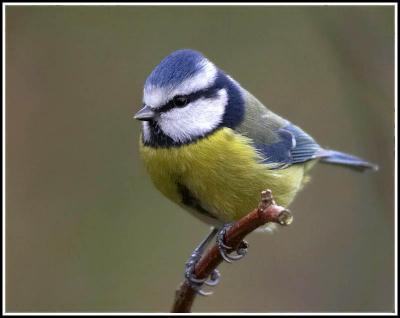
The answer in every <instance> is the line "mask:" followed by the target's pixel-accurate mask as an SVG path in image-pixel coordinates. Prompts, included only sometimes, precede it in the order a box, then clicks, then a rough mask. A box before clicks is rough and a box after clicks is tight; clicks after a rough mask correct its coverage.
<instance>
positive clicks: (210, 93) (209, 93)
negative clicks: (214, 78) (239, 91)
mask: <svg viewBox="0 0 400 318" xmlns="http://www.w3.org/2000/svg"><path fill="white" fill-rule="evenodd" d="M219 90H220V88H217V87H210V88H206V89H203V90H200V91H197V92H194V93H191V94H188V95H182V96H185V97H186V98H187V99H188V102H187V104H189V103H191V102H194V101H196V100H198V99H200V98H202V97H204V98H211V97H214V96H216V95H217V93H218V91H219ZM174 97H175V96H174ZM173 108H177V107H176V106H175V104H174V98H172V99H171V100H170V101H169V102H168V103H166V104H165V105H163V106H161V107H159V108H158V109H157V112H159V113H165V112H167V111H169V110H171V109H173Z"/></svg>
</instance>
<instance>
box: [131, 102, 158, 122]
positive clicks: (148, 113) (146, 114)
mask: <svg viewBox="0 0 400 318" xmlns="http://www.w3.org/2000/svg"><path fill="white" fill-rule="evenodd" d="M155 115H156V113H155V112H154V111H153V110H152V109H151V108H150V106H147V105H145V106H144V107H143V108H142V109H141V110H139V111H138V112H137V113H136V114H135V116H133V118H135V119H138V120H143V121H149V120H152V119H153V118H154V117H155Z"/></svg>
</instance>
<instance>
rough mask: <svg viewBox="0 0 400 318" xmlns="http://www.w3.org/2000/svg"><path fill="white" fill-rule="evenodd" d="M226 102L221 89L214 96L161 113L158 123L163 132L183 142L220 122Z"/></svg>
mask: <svg viewBox="0 0 400 318" xmlns="http://www.w3.org/2000/svg"><path fill="white" fill-rule="evenodd" d="M227 103H228V94H227V92H226V90H225V89H221V90H219V91H218V93H217V96H216V97H214V98H204V97H203V98H200V99H198V100H196V101H194V102H192V103H190V104H189V105H187V106H186V107H183V108H175V109H172V110H170V111H168V112H166V113H163V114H161V116H160V118H159V120H158V124H159V126H160V128H161V129H162V131H163V132H164V134H166V135H168V136H169V137H171V138H172V139H173V140H174V141H175V142H178V143H184V142H187V141H190V140H193V139H196V138H197V137H201V136H204V135H205V134H207V133H209V132H210V131H212V130H214V129H215V128H216V127H217V126H218V125H219V124H220V123H221V122H222V119H223V116H224V113H225V107H226V105H227Z"/></svg>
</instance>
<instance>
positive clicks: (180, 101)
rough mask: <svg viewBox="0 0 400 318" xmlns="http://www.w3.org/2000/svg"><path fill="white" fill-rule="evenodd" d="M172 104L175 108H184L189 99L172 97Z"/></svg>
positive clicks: (181, 96) (180, 96)
mask: <svg viewBox="0 0 400 318" xmlns="http://www.w3.org/2000/svg"><path fill="white" fill-rule="evenodd" d="M173 102H174V105H175V106H176V107H184V106H186V105H187V104H188V102H189V98H188V97H187V96H183V95H179V96H175V97H174V99H173Z"/></svg>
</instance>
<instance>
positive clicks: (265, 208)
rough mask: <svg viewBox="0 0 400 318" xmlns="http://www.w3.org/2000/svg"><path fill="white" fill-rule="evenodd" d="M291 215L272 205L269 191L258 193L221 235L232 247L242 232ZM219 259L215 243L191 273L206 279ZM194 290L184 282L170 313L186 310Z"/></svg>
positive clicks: (285, 222) (281, 221) (286, 219)
mask: <svg viewBox="0 0 400 318" xmlns="http://www.w3.org/2000/svg"><path fill="white" fill-rule="evenodd" d="M292 220H293V217H292V215H291V213H290V212H289V211H288V210H286V209H285V208H283V207H281V206H278V205H276V204H275V201H274V199H273V198H272V192H271V191H270V190H266V191H263V192H262V193H261V201H260V204H259V206H258V208H256V209H254V210H253V211H252V212H250V213H249V214H247V215H246V216H244V217H243V218H241V219H240V220H238V221H237V222H235V223H234V224H233V226H232V227H231V228H230V229H229V230H228V231H227V232H226V234H225V243H226V245H228V246H232V247H233V248H234V249H236V248H237V247H238V246H239V244H240V242H241V241H242V240H243V239H244V237H245V236H246V235H248V234H249V233H251V232H253V231H254V230H255V229H257V228H258V227H259V226H261V225H264V224H266V223H268V222H274V223H278V224H281V225H289V224H290V223H292ZM222 261H223V259H222V256H221V254H220V252H219V249H218V246H217V245H216V244H215V245H214V246H213V247H212V248H210V249H209V250H208V251H207V252H206V253H204V255H203V256H202V257H201V259H200V260H199V262H198V263H197V265H196V267H195V269H194V274H195V275H196V277H197V278H200V279H201V278H206V277H208V276H209V275H210V274H211V272H212V271H213V270H214V269H216V268H217V266H218V265H219V264H220V263H221V262H222ZM195 297H196V291H195V290H193V289H192V288H191V287H190V285H189V284H188V283H187V282H186V281H184V282H183V283H182V284H181V286H180V287H179V289H178V290H177V291H176V294H175V301H174V304H173V307H172V311H171V312H174V313H183V312H190V310H191V308H192V305H193V301H194V299H195Z"/></svg>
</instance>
